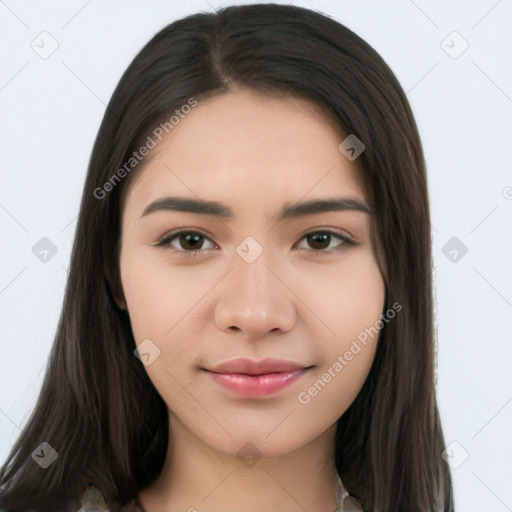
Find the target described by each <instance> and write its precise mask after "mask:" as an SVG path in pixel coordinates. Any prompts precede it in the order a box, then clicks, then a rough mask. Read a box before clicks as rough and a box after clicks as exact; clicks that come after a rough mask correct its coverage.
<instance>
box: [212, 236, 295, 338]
mask: <svg viewBox="0 0 512 512" xmlns="http://www.w3.org/2000/svg"><path fill="white" fill-rule="evenodd" d="M271 255H272V253H271V250H270V249H268V248H264V247H263V246H262V245H261V244H259V243H258V242H257V241H256V240H255V239H254V238H252V237H247V238H246V239H244V240H243V241H242V242H241V243H240V244H239V245H238V246H237V247H236V254H234V258H233V269H232V271H231V272H230V273H229V277H228V278H227V280H226V281H225V283H224V285H223V287H222V290H221V295H220V297H219V300H218V303H217V305H216V308H217V309H216V321H217V324H218V327H219V328H221V329H223V330H227V329H230V328H234V327H236V328H238V329H240V330H242V331H244V332H245V333H246V334H247V335H248V336H249V337H255V338H258V337H263V336H264V335H265V334H266V332H268V331H271V330H274V329H276V328H278V329H281V330H283V331H287V330H289V329H291V328H292V326H293V324H294V322H295V318H296V308H295V305H294V303H293V300H292V298H291V297H292V296H293V294H291V293H290V292H289V290H288V289H287V287H286V286H285V285H284V284H283V283H282V282H281V281H280V279H279V278H278V277H277V276H276V275H275V274H276V273H278V272H276V270H275V269H274V268H273V267H275V266H276V265H275V264H273V262H272V258H271ZM271 269H272V270H271Z"/></svg>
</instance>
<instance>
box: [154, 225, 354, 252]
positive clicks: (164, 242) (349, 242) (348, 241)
mask: <svg viewBox="0 0 512 512" xmlns="http://www.w3.org/2000/svg"><path fill="white" fill-rule="evenodd" d="M319 233H322V234H327V235H330V236H334V237H336V238H339V239H340V240H341V243H340V244H339V245H338V246H336V247H335V248H334V249H318V250H315V249H306V251H307V252H310V253H315V254H324V255H326V254H332V253H333V252H334V253H335V252H336V251H339V250H342V249H343V248H346V247H347V246H349V247H350V246H356V245H359V243H358V242H356V241H355V240H354V239H352V238H351V237H349V236H347V235H344V234H341V233H338V232H337V231H334V230H333V229H332V228H314V229H310V230H309V231H307V232H306V233H304V234H303V235H301V236H300V237H299V239H298V241H297V242H296V243H295V244H294V246H295V245H296V244H297V243H299V242H301V241H302V240H303V239H304V238H306V237H307V236H308V235H313V234H319ZM186 234H193V235H200V236H201V237H202V238H204V239H206V240H209V241H210V242H212V243H213V244H214V245H215V246H216V247H218V246H217V244H216V243H215V242H214V241H213V240H212V239H211V238H210V237H209V236H208V235H206V234H205V233H204V232H203V230H201V229H197V228H178V229H175V230H173V231H170V232H169V233H166V234H165V235H163V236H162V237H161V238H160V239H159V240H158V242H156V243H155V244H153V245H155V246H157V247H166V246H169V245H170V244H169V242H170V241H171V240H173V239H175V238H177V237H179V235H186ZM172 250H173V251H174V252H177V253H182V254H186V255H189V256H195V255H196V254H198V253H201V252H207V250H204V249H199V250H196V251H185V250H178V249H172ZM302 250H304V249H302Z"/></svg>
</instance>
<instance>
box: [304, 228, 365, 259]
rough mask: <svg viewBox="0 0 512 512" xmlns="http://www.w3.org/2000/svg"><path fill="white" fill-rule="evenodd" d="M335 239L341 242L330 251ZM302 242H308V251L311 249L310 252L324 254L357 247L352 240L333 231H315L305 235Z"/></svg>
mask: <svg viewBox="0 0 512 512" xmlns="http://www.w3.org/2000/svg"><path fill="white" fill-rule="evenodd" d="M335 238H337V239H338V240H340V242H339V243H338V244H336V245H335V246H334V247H331V248H330V249H329V246H331V243H332V242H333V239H335ZM301 240H306V243H307V246H308V247H306V249H308V248H309V249H311V251H310V252H315V253H322V254H324V253H330V252H333V251H336V250H341V249H343V248H345V246H347V245H356V244H355V242H354V241H352V240H351V239H350V238H348V237H346V236H343V235H340V234H338V233H335V232H333V231H313V232H311V233H308V234H307V235H304V236H303V237H302V239H301Z"/></svg>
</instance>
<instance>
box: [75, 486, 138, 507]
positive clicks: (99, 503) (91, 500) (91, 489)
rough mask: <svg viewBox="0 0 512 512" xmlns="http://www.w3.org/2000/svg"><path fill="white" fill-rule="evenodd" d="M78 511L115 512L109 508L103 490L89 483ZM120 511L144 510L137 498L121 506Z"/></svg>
mask: <svg viewBox="0 0 512 512" xmlns="http://www.w3.org/2000/svg"><path fill="white" fill-rule="evenodd" d="M76 512H113V511H111V510H110V509H109V507H108V505H107V503H106V501H105V499H104V498H103V496H102V494H101V492H100V491H99V489H98V488H97V487H95V486H94V485H89V486H87V488H86V489H85V492H84V495H83V497H82V506H81V507H80V509H79V510H77V511H76ZM119 512H144V510H143V509H142V508H141V507H140V506H139V504H138V501H137V498H134V499H133V500H132V501H130V502H129V503H126V504H125V505H123V506H122V507H121V509H120V510H119Z"/></svg>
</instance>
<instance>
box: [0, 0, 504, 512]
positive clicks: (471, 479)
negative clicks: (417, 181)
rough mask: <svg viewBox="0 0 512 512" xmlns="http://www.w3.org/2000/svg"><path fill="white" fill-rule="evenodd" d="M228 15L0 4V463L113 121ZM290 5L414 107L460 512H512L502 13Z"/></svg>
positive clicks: (441, 388) (451, 5) (442, 391)
mask: <svg viewBox="0 0 512 512" xmlns="http://www.w3.org/2000/svg"><path fill="white" fill-rule="evenodd" d="M230 3H231V2H224V1H222V2H220V1H218V0H208V2H207V1H206V0H189V1H187V2H178V1H164V0H153V1H144V2H143V1H112V0H110V1H105V0H102V1H100V0H89V1H86V0H73V1H46V2H40V1H14V0H0V59H1V60H0V62H1V65H0V109H1V110H0V112H1V115H0V144H1V152H0V158H1V160H0V174H1V176H0V183H1V185H0V229H1V231H0V233H1V240H2V241H1V243H2V245H1V247H2V250H1V251H0V315H1V322H0V343H1V346H0V348H1V359H0V386H1V387H0V463H3V462H4V461H5V459H6V457H7V454H8V450H9V449H10V447H11V446H12V445H13V443H14V441H15V439H16V438H17V436H18V435H19V432H20V428H21V427H22V426H23V425H24V422H25V421H26V420H27V419H28V416H29V414H30V413H31V411H32V409H33V407H34V405H35V403H36V399H37V397H38V394H39V390H40V386H41V384H42V380H43V376H44V372H45V368H46V364H47V360H48V356H49V353H50V349H51V346H52V343H53V339H54V335H55V331H56V327H57V321H58V318H59V314H60V309H61V306H62V298H63V294H64V287H65V282H66V278H67V268H68V265H69V258H70V253H71V245H72V241H73V235H74V230H75V225H76V217H77V214H78V209H79V204H80V198H81V193H82V186H83V183H84V179H85V173H86V168H87V164H88V159H89V156H90V152H91V150H92V144H93V141H94V138H95V136H96V133H97V131H98V128H99V125H100V122H101V120H102V117H103V113H104V111H105V106H106V104H107V102H108V100H109V99H110V96H111V94H112V92H113V90H114V88H115V86H116V85H117V83H118V80H119V79H120V77H121V74H122V73H123V72H124V70H125V68H126V67H127V66H128V64H129V63H130V62H131V60H132V59H133V57H134V56H135V54H136V53H137V52H138V50H139V49H140V48H141V47H142V46H143V45H144V44H146V42H147V41H149V39H150V38H151V37H152V36H153V35H154V34H155V33H156V32H157V31H159V30H160V29H161V28H163V27H164V26H165V25H167V24H169V23H171V22H172V21H174V20H176V19H177V18H180V17H182V16H184V15H186V14H191V13H193V12H197V11H212V10H213V8H215V7H220V6H222V5H229V4H230ZM233 3H237V4H242V3H243V4H245V3H253V2H245V1H241V2H240V1H239V2H233ZM276 3H291V2H276ZM293 4H294V5H298V6H304V7H309V8H312V9H315V10H319V11H322V12H324V13H326V14H328V15H330V16H332V17H334V18H335V19H337V20H338V21H340V22H342V23H343V24H345V25H346V26H347V27H348V28H350V29H351V30H353V31H354V32H356V33H357V34H358V35H360V36H361V37H362V38H363V39H365V40H366V41H367V42H368V43H369V44H370V45H372V46H373V47H374V48H375V49H376V50H377V51H378V52H379V53H380V54H381V55H382V57H383V58H384V60H385V61H386V62H387V63H388V64H389V65H390V67H391V69H392V70H393V71H394V73H395V74H396V76H397V78H398V80H399V81H400V83H401V84H402V87H403V88H404V90H405V91H406V93H407V97H408V99H409V101H410V103H411V106H412V108H413V112H414V114H415V117H416V121H417V123H418V126H419V130H420V135H421V138H422V143H423V147H424V151H425V156H426V160H427V169H428V180H429V187H430V200H431V214H432V223H433V226H434V229H433V254H434V266H435V270H434V280H435V288H436V310H437V322H436V323H437V332H438V350H437V352H438V364H437V376H438V381H437V392H438V401H439V407H440V412H441V418H442V422H443V428H444V433H445V436H446V441H447V444H449V453H448V454H447V457H446V458H447V460H448V461H449V463H450V464H451V466H452V475H453V479H454V486H455V501H456V509H457V511H463V512H477V511H478V512H480V511H481V510H483V509H485V510H486V511H494V512H505V511H511V510H512V487H511V486H510V482H511V481H512V478H511V477H512V462H511V461H512V443H510V433H511V432H512V428H511V425H512V377H511V373H512V372H511V369H510V363H511V360H512V359H511V358H512V339H511V338H512V336H511V334H510V332H511V330H510V327H511V324H512V264H511V262H512V242H511V237H512V229H511V228H512V165H511V163H510V155H509V151H510V147H511V142H512V126H511V119H512V67H511V64H510V63H511V62H512V31H511V30H510V27H511V26H512V1H511V0H500V1H496V0H488V1H487V0H485V1H426V0H414V1H412V0H396V1H344V0H342V1H338V2H335V1H320V0H317V1H301V0H294V1H293ZM42 32H46V33H47V34H42V35H41V33H42ZM57 44H58V47H57V49H56V51H55V52H54V53H53V54H51V55H49V56H48V55H46V54H44V52H45V51H46V52H49V51H50V50H51V49H52V45H54V46H56V45H57ZM466 46H467V48H466ZM35 50H37V51H35ZM38 52H39V53H38ZM41 53H43V55H41ZM43 57H46V58H43ZM43 237H47V238H49V239H50V240H51V241H52V243H53V244H55V246H56V249H57V253H56V254H55V255H54V256H53V257H52V258H50V259H49V261H47V262H46V263H43V262H42V261H40V260H39V259H38V258H37V257H36V255H35V254H34V253H33V252H32V248H33V247H34V245H35V244H36V243H37V242H38V241H39V240H40V239H41V238H43ZM465 251H467V252H465ZM77 428H80V425H77ZM84 435H86V433H85V432H84ZM43 441H44V439H41V442H43ZM34 448H35V447H34Z"/></svg>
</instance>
